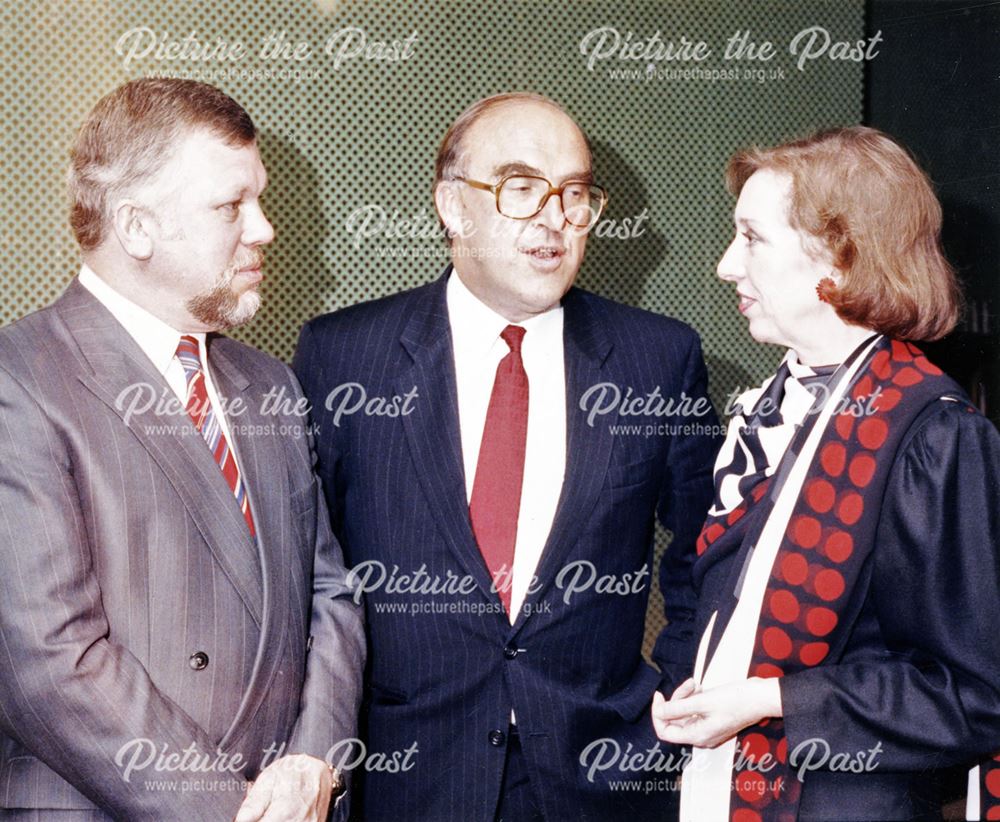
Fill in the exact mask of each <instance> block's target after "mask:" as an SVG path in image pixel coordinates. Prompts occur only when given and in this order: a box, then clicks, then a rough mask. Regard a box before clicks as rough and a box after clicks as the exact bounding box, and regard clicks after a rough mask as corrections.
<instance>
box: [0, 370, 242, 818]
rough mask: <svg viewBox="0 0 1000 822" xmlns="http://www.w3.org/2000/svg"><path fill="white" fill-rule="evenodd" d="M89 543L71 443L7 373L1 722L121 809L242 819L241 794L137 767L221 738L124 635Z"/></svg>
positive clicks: (0, 508) (0, 433) (0, 573)
mask: <svg viewBox="0 0 1000 822" xmlns="http://www.w3.org/2000/svg"><path fill="white" fill-rule="evenodd" d="M89 539H90V538H89V536H88V533H87V526H86V523H85V521H84V517H83V513H82V510H81V506H80V502H79V497H78V494H77V491H76V487H75V480H74V466H73V462H72V455H71V453H70V450H69V448H68V446H67V444H66V443H65V441H64V439H63V437H62V435H61V433H60V432H59V430H58V429H57V427H56V426H55V425H54V424H53V423H52V421H51V420H50V419H49V417H48V416H47V414H46V412H45V409H44V408H42V407H41V406H40V405H39V403H38V402H37V401H36V400H35V399H34V398H33V397H32V396H31V395H30V394H29V392H28V391H27V390H25V388H24V387H23V386H22V385H21V384H19V383H18V381H17V380H15V379H14V378H13V377H12V376H11V375H10V374H9V373H8V372H7V371H6V370H4V369H3V368H0V728H2V730H3V733H5V734H7V735H8V736H10V737H11V738H13V739H14V740H16V741H17V742H18V743H20V744H21V745H22V746H23V747H24V748H26V749H27V750H29V751H30V752H31V753H32V754H34V755H35V756H36V757H37V758H38V759H40V760H41V761H42V762H44V763H45V764H46V765H48V766H49V767H50V768H51V769H52V770H54V771H55V772H56V773H57V774H59V775H60V776H61V777H62V778H63V779H65V780H66V781H67V782H69V783H70V784H71V785H72V786H73V787H75V788H76V789H77V790H78V791H80V792H81V793H82V794H83V795H85V796H86V797H88V798H89V799H90V800H91V801H92V802H94V803H95V804H96V805H98V806H99V807H101V808H103V809H104V810H105V811H107V812H108V813H110V814H112V815H113V816H115V817H116V818H120V819H130V820H132V819H137V820H138V819H164V818H168V817H169V818H177V819H181V818H183V819H191V820H206V822H213V821H214V820H220V819H231V818H232V817H233V816H235V814H236V811H237V809H238V808H239V805H240V802H241V800H242V795H241V794H240V793H239V792H232V791H230V792H225V791H222V792H220V791H215V790H211V789H204V790H203V789H201V788H200V787H198V785H197V784H196V782H198V780H192V779H191V776H192V774H191V772H190V770H189V771H187V772H186V773H185V772H184V771H183V770H179V769H163V768H147V769H144V770H130V768H129V767H128V766H129V764H130V763H132V762H134V761H135V759H134V757H136V756H138V757H140V759H145V757H146V755H147V754H148V753H149V751H151V750H153V749H155V751H156V752H160V751H161V750H162V748H163V746H167V750H169V751H171V752H174V753H175V754H176V753H178V752H181V751H184V750H186V749H189V748H192V746H193V749H194V750H195V751H197V752H199V753H201V754H204V755H208V756H210V757H213V756H215V754H216V746H215V744H214V742H213V741H212V740H211V739H210V738H209V737H208V735H207V734H206V733H205V731H204V730H203V729H202V728H201V727H200V726H199V725H198V724H197V723H195V721H194V720H193V719H192V718H191V717H190V716H188V714H187V713H185V712H184V711H183V710H182V709H181V708H179V707H178V706H177V705H176V704H175V703H174V702H173V701H171V700H170V699H169V698H167V697H166V696H164V695H163V694H161V693H160V692H159V691H158V690H157V688H156V686H155V685H154V684H153V682H152V681H151V680H150V678H149V675H148V674H147V672H146V670H145V668H144V667H143V666H142V664H141V663H140V662H139V660H138V659H136V658H135V657H134V656H133V655H132V654H131V653H130V652H129V651H128V650H127V649H126V648H124V647H122V646H120V645H118V644H116V643H115V641H114V638H113V637H112V636H111V635H110V630H109V626H108V620H107V617H106V614H105V612H104V609H103V605H102V602H101V590H100V586H99V583H98V580H97V576H96V574H95V572H94V560H93V557H92V550H91V545H90V541H89ZM151 773H152V774H154V775H153V776H150V774H151ZM147 779H152V780H155V781H156V783H157V784H156V785H150V784H148V783H147ZM210 781H211V780H201V782H203V783H204V782H210Z"/></svg>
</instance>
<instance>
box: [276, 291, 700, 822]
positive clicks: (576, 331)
mask: <svg viewBox="0 0 1000 822" xmlns="http://www.w3.org/2000/svg"><path fill="white" fill-rule="evenodd" d="M446 277H447V272H446V274H445V277H443V278H441V279H440V280H438V281H437V282H435V283H432V284H429V285H427V286H423V287H421V288H418V289H416V290H413V291H410V292H405V293H402V294H398V295H395V296H393V297H389V298H386V299H383V300H379V301H376V302H372V303H367V304H363V305H359V306H354V307H351V308H348V309H344V310H342V311H339V312H336V313H335V314H331V315H327V316H325V317H321V318H319V319H316V320H314V321H313V322H311V323H309V324H308V325H306V327H305V328H304V329H303V332H302V336H301V339H300V344H299V349H298V352H297V354H296V358H295V369H296V372H297V374H298V376H299V379H300V381H301V382H302V384H303V388H304V390H305V392H306V395H307V396H308V397H309V399H310V402H311V405H312V407H313V411H314V415H315V422H316V424H317V426H318V433H317V455H318V459H319V468H320V476H321V477H322V479H323V483H324V490H325V493H326V496H327V500H328V503H329V505H330V508H331V510H332V511H333V512H334V523H335V532H336V533H337V535H338V537H339V538H340V540H341V544H342V545H343V546H344V551H345V556H346V557H347V560H348V564H349V565H352V566H354V567H355V570H356V571H357V572H359V573H360V571H361V569H363V568H365V567H366V566H365V565H363V563H371V562H373V561H374V562H379V563H382V565H383V566H384V567H385V568H386V571H387V574H390V575H391V574H395V575H396V578H397V580H399V579H400V578H401V577H402V575H411V577H410V578H411V579H412V578H413V576H412V575H415V574H423V575H425V576H424V577H423V578H425V579H426V578H429V579H432V580H434V579H437V580H447V579H464V578H466V577H467V578H468V579H469V580H471V582H472V586H471V588H470V589H468V592H467V593H461V592H455V591H450V592H445V593H436V594H426V593H425V594H422V593H419V592H412V590H411V592H410V593H407V592H406V590H407V588H408V587H409V588H410V589H412V586H407V585H406V584H404V583H399V584H397V585H396V586H395V587H392V588H391V587H390V585H389V584H388V580H386V581H384V582H383V583H382V584H381V585H378V586H377V587H376V586H373V585H372V584H371V583H369V586H368V593H367V594H366V613H367V620H368V633H369V643H370V666H369V677H368V680H367V683H366V684H367V690H366V694H367V699H366V709H365V711H364V713H363V722H364V728H365V734H366V736H365V739H366V742H367V745H368V751H369V754H371V753H372V752H376V753H385V754H389V753H391V752H394V751H402V750H405V749H407V748H408V747H410V746H412V745H413V744H414V743H416V744H417V748H418V751H419V753H417V754H416V756H415V757H413V761H412V767H411V768H410V769H409V770H407V771H405V772H402V773H386V772H382V771H377V770H374V769H373V770H370V771H369V772H367V773H366V774H365V779H364V790H363V792H362V793H363V813H362V817H363V818H364V819H365V820H376V822H377V820H398V819H413V820H425V819H426V820H456V822H457V820H463V822H464V821H465V820H489V819H491V818H492V815H493V812H494V809H495V808H496V804H497V800H498V791H499V785H500V778H501V771H502V766H503V761H504V748H503V747H502V746H496V745H494V744H491V741H490V733H491V731H494V730H505V729H506V728H507V723H508V719H509V716H510V711H511V709H512V708H513V709H514V711H515V712H516V715H517V719H518V727H519V729H520V734H521V741H522V744H523V748H524V754H525V758H526V761H527V763H528V765H529V768H530V775H531V778H532V780H534V781H535V784H536V789H537V793H538V794H539V796H540V798H541V799H542V802H543V810H544V813H545V816H546V819H550V820H561V819H567V820H569V819H572V820H579V819H594V820H608V819H616V818H629V819H635V818H636V817H640V818H663V814H664V812H665V802H666V800H665V798H664V797H663V796H662V795H657V794H655V793H654V794H652V795H651V796H649V797H643V796H642V795H641V794H640V795H637V794H634V793H632V794H626V793H621V794H614V793H612V792H610V791H609V790H608V788H607V785H606V784H602V783H601V781H600V779H598V780H597V781H596V782H595V783H590V782H589V781H588V780H587V779H586V775H585V773H584V770H583V769H582V768H581V767H580V766H579V764H578V757H579V754H580V752H581V750H582V749H583V748H584V747H585V746H586V745H587V744H589V743H590V742H591V741H593V740H595V739H598V738H601V737H605V736H610V737H614V738H615V739H617V740H619V742H620V744H622V746H623V747H624V746H625V745H627V744H628V743H629V742H632V743H633V744H634V745H635V746H636V750H645V749H646V748H648V747H649V746H650V745H653V744H655V737H653V734H652V730H651V727H650V723H649V722H648V717H647V715H646V710H647V708H648V704H649V701H650V698H651V696H652V692H653V690H654V688H655V687H656V685H657V683H658V682H659V681H660V676H659V675H658V674H657V673H656V672H655V671H654V670H653V669H652V668H650V667H649V666H647V665H645V663H644V662H643V661H642V658H641V644H642V637H643V626H644V618H645V610H646V603H647V596H648V584H647V585H645V586H642V587H641V588H640V587H637V590H635V591H634V592H632V593H627V594H624V595H616V594H609V593H598V592H597V591H596V590H595V589H593V588H591V589H590V590H588V591H585V592H581V593H578V594H577V595H575V596H573V597H572V598H571V601H570V602H569V604H567V603H566V602H564V599H563V595H564V593H565V591H564V589H563V588H560V587H559V585H558V584H557V583H556V579H557V577H558V576H559V573H560V571H561V570H562V569H563V568H565V567H566V566H567V565H569V564H570V563H573V562H577V561H583V562H589V563H592V564H593V567H594V568H595V569H596V571H597V572H598V573H599V574H601V575H615V576H617V577H618V578H623V576H624V575H625V574H633V575H634V574H636V573H637V572H639V571H640V569H641V568H643V566H645V565H648V564H649V563H651V559H652V536H653V525H654V515H655V514H656V512H657V510H658V513H659V516H660V519H661V520H662V521H663V522H664V523H665V524H666V525H667V526H668V527H669V528H671V529H672V530H673V531H674V533H675V535H676V538H675V542H674V545H673V546H672V548H671V549H670V551H668V559H667V560H666V561H665V562H664V563H663V566H664V570H663V576H662V582H663V584H664V585H665V589H666V597H667V603H668V614H669V615H670V617H671V618H672V619H673V624H672V626H671V629H670V633H669V634H667V635H665V636H664V637H661V640H660V642H659V643H658V645H657V652H656V656H657V661H658V662H659V663H660V664H661V665H663V666H665V667H667V668H670V669H671V671H673V670H674V669H675V668H676V667H678V666H680V665H683V664H687V662H688V658H689V655H690V654H691V653H692V652H691V650H690V647H689V642H690V636H689V633H690V632H689V630H688V629H689V622H688V621H689V620H690V618H691V616H692V614H693V609H694V596H693V592H692V591H691V590H690V562H691V559H692V558H693V543H694V539H695V537H696V535H697V531H698V529H699V528H700V526H701V523H702V521H703V519H704V515H705V511H706V510H707V508H708V504H709V502H710V498H711V477H710V470H711V464H712V459H713V457H714V451H715V447H716V440H715V438H714V437H713V436H710V435H709V436H690V437H669V436H660V437H641V436H614V435H612V433H611V431H610V430H609V428H608V424H609V422H610V423H617V422H619V421H625V422H629V421H630V420H628V419H623V420H620V419H619V418H618V415H617V414H613V415H611V416H610V417H602V418H601V419H600V420H599V421H598V422H596V423H595V424H594V426H590V425H588V423H587V421H586V414H584V413H583V412H582V411H581V410H580V400H581V396H582V395H583V394H584V392H585V391H586V390H587V388H588V387H590V386H592V385H595V384H599V383H602V382H609V383H615V384H616V385H620V386H623V387H624V386H631V387H632V388H633V390H634V391H635V392H636V393H637V394H640V395H641V394H644V393H646V392H648V391H652V390H653V389H654V387H656V386H659V390H660V393H661V394H662V395H663V396H664V397H679V395H680V393H681V391H682V390H683V391H685V392H686V393H687V395H688V396H692V397H700V396H703V395H704V392H705V387H706V386H705V382H706V376H705V368H704V364H703V362H702V358H701V352H700V347H699V344H698V338H697V336H696V335H695V334H694V333H693V332H692V331H691V330H690V329H689V328H687V327H686V326H684V325H682V324H681V323H678V322H676V321H673V320H669V319H667V318H664V317H661V316H656V315H653V314H651V313H648V312H645V311H640V310H638V309H633V308H628V307H626V306H622V305H618V304H615V303H611V302H609V301H607V300H603V299H601V298H598V297H596V296H594V295H591V294H587V293H585V292H582V291H579V290H573V291H571V292H570V293H569V294H568V295H567V297H566V298H565V300H564V307H565V322H566V325H565V332H564V334H565V357H566V379H567V412H568V414H569V417H568V420H567V432H568V450H567V473H566V480H565V483H564V487H563V493H562V498H561V500H560V505H559V509H558V511H557V514H556V519H555V522H554V524H553V528H552V532H551V534H550V536H549V540H548V543H547V544H546V547H545V550H544V552H543V555H542V558H541V561H540V565H539V570H538V577H539V585H538V586H537V590H536V591H535V592H534V593H532V594H529V596H528V599H527V603H528V605H529V606H531V607H532V608H534V609H535V612H534V613H532V614H531V615H530V616H526V615H525V614H524V613H522V614H521V615H520V616H519V617H518V619H517V621H516V622H515V624H514V625H513V626H511V625H510V624H509V622H508V621H507V618H506V616H504V614H503V613H502V610H501V609H500V607H499V605H500V603H499V599H498V598H497V595H496V594H495V593H492V592H491V591H490V579H489V574H488V572H487V570H486V565H485V563H484V561H483V559H482V556H481V554H480V553H479V550H478V548H477V546H476V543H475V540H474V538H473V536H472V529H471V526H470V522H469V514H468V508H467V506H466V503H465V500H466V497H465V479H464V476H463V468H462V460H461V452H460V448H461V446H460V438H459V431H458V417H457V399H456V393H455V375H454V366H453V360H452V353H451V337H450V331H449V325H448V317H447V311H446V307H445V297H444V294H445V283H446ZM345 386H347V387H349V388H350V390H351V391H353V394H352V395H351V402H350V404H349V405H347V406H345V405H344V403H343V400H344V398H345V396H347V388H345ZM362 390H363V391H364V392H365V393H364V397H365V398H366V404H365V405H362V406H358V408H357V410H356V411H354V412H353V413H346V412H344V413H339V414H338V411H340V410H342V409H343V408H345V407H347V408H353V407H354V406H355V405H356V404H357V403H356V401H357V399H358V398H359V397H361V396H362V395H361V394H360V392H361V391H362ZM407 394H411V395H412V396H413V400H412V403H411V405H410V408H409V411H408V412H407V413H403V411H404V406H403V405H401V404H399V403H397V406H398V408H399V410H400V413H398V414H396V415H389V414H381V415H380V414H378V413H368V412H369V411H371V410H372V409H377V408H379V407H392V404H393V399H392V398H393V397H395V398H397V399H398V398H402V397H404V396H406V395H407ZM379 397H382V398H386V399H385V404H384V405H380V404H379V402H377V401H374V398H379ZM328 400H329V402H328ZM373 402H374V404H373ZM714 419H715V418H714V415H711V414H710V415H709V417H708V418H704V419H703V420H702V421H703V422H709V423H711V422H714ZM660 421H661V422H663V421H665V420H663V419H661V420H660ZM368 567H370V566H368ZM647 582H648V578H647ZM400 589H402V592H401V591H400ZM401 603H405V604H406V607H408V608H409V609H410V610H408V611H406V612H403V611H401V610H400V604H401ZM435 603H438V604H443V605H444V606H445V608H444V609H442V610H439V611H437V612H435V613H423V612H420V611H419V609H420V608H421V607H423V608H427V607H429V606H430V605H433V604H435ZM491 606H492V607H493V609H492V610H490V608H491ZM414 609H416V610H414ZM508 646H509V647H511V648H513V649H519V650H518V653H517V654H516V655H514V656H513V658H510V655H509V654H508V655H505V654H504V649H505V647H508ZM616 776H626V777H627V776H628V775H627V774H624V775H623V774H615V775H613V776H612V778H615V777H616Z"/></svg>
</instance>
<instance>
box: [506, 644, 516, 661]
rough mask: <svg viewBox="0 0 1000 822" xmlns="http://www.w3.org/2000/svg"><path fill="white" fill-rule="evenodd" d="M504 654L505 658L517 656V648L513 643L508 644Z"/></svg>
mask: <svg viewBox="0 0 1000 822" xmlns="http://www.w3.org/2000/svg"><path fill="white" fill-rule="evenodd" d="M503 655H504V658H505V659H513V658H514V657H516V656H517V648H516V647H515V646H513V645H506V646H504V649H503Z"/></svg>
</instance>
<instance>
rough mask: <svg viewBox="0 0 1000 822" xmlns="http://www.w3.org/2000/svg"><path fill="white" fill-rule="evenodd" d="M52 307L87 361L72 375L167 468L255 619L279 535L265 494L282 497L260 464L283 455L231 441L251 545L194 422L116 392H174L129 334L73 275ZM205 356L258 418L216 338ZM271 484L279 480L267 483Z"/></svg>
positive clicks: (222, 388) (252, 418) (266, 442)
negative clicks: (251, 522)
mask: <svg viewBox="0 0 1000 822" xmlns="http://www.w3.org/2000/svg"><path fill="white" fill-rule="evenodd" d="M55 309H56V311H57V312H58V315H59V316H60V318H61V319H62V321H63V323H64V324H65V326H66V328H67V330H68V332H69V334H70V336H71V337H72V338H73V340H74V341H75V343H76V345H77V347H78V348H79V351H80V353H81V355H82V356H83V359H84V360H86V362H87V363H88V364H89V366H90V369H91V370H90V371H89V372H84V373H80V374H78V375H77V377H78V379H79V380H80V382H82V383H83V384H84V386H86V387H87V388H88V389H89V390H90V391H91V392H92V393H93V394H94V395H95V396H97V397H98V398H99V399H100V400H101V401H102V402H104V403H105V405H107V406H108V408H110V409H111V410H112V411H113V412H114V413H115V414H116V415H117V416H118V417H120V418H121V420H122V422H123V425H124V426H125V427H126V428H127V429H128V430H129V431H130V432H131V434H132V435H133V436H135V438H136V439H137V440H138V441H139V442H140V443H141V444H142V445H143V447H144V448H145V449H146V451H147V452H148V453H149V456H150V458H151V459H152V460H153V461H154V462H155V463H156V464H157V465H158V466H159V467H160V469H161V470H162V471H163V472H164V474H165V475H166V476H167V478H168V479H169V481H170V483H171V485H173V487H174V490H175V491H176V492H177V496H178V497H179V499H180V501H181V503H182V504H183V505H184V506H185V507H186V508H187V510H188V513H189V514H190V516H191V518H192V520H193V521H194V523H195V525H196V526H197V528H198V530H199V531H200V533H201V535H202V537H203V538H204V540H205V542H206V544H207V545H208V547H209V549H210V550H211V551H212V553H213V555H214V556H215V558H216V560H217V562H218V563H219V565H220V567H221V568H222V570H223V571H224V572H225V574H226V576H227V577H228V578H229V580H230V582H231V583H232V584H233V586H234V587H235V588H236V590H237V591H238V592H239V594H240V596H241V597H242V599H243V601H244V602H245V603H246V606H247V608H248V609H249V611H250V614H251V615H252V617H253V619H254V620H255V621H256V622H257V624H258V625H261V624H262V623H263V616H264V610H265V607H264V594H265V591H264V580H265V579H267V574H266V573H262V570H263V571H271V572H273V570H274V567H273V566H275V565H281V563H267V565H268V566H270V567H268V568H266V569H262V567H261V563H262V557H266V556H267V552H266V551H265V550H263V549H264V548H266V546H267V545H268V544H269V543H270V542H271V541H272V540H273V539H275V538H277V537H280V536H281V535H280V534H278V533H276V532H274V531H273V529H271V528H269V527H268V526H269V524H271V522H280V521H281V520H280V519H279V518H278V517H280V513H279V512H271V511H270V510H269V506H268V504H267V501H268V500H274V499H278V500H280V499H287V484H288V481H287V475H286V472H284V471H273V470H272V471H266V470H262V469H261V466H266V465H268V464H271V465H274V464H279V465H280V464H281V462H280V461H281V460H282V459H283V457H282V455H281V453H280V451H279V450H278V448H279V445H278V443H277V442H275V441H274V440H275V438H274V437H246V438H243V439H241V440H240V442H239V444H238V446H237V447H238V449H239V455H240V468H241V471H242V472H243V474H244V480H245V483H246V486H247V489H248V494H249V496H250V502H251V506H252V507H253V511H254V517H255V522H256V523H257V525H258V536H259V541H260V543H261V550H258V547H257V545H255V544H254V541H253V539H252V538H251V537H250V534H249V531H248V530H247V527H246V523H245V522H244V520H243V517H242V515H241V513H240V510H239V507H238V506H237V504H236V501H235V498H234V497H233V493H232V491H231V490H230V488H229V485H228V484H227V483H226V481H225V478H224V477H223V476H222V472H221V471H220V470H219V467H218V465H217V464H216V462H215V460H214V459H213V457H212V455H211V453H210V452H209V450H208V449H207V448H206V447H205V442H204V440H202V439H201V438H200V436H196V435H195V434H194V433H193V428H192V429H191V430H186V427H190V426H191V423H190V420H189V419H188V418H187V416H186V414H185V415H182V416H181V417H180V418H179V419H178V416H177V415H168V416H166V417H164V416H163V415H162V414H157V413H156V407H155V404H153V403H149V402H146V401H143V402H142V403H138V402H137V403H136V404H135V407H134V408H130V403H129V401H128V395H123V392H125V391H126V390H127V389H129V387H130V386H143V388H142V390H143V391H147V392H149V393H148V396H154V395H155V396H156V397H160V396H164V395H166V396H168V397H173V393H172V391H171V389H170V387H169V386H168V384H167V382H166V380H164V378H163V376H162V375H161V374H160V373H159V372H158V371H157V370H156V369H155V368H154V366H153V364H152V363H151V362H150V361H149V359H148V358H147V357H146V356H145V354H143V352H142V350H141V349H140V348H139V345H138V344H137V343H136V342H135V340H134V339H133V338H132V337H131V335H129V334H128V332H127V331H125V329H124V328H123V327H122V326H121V324H120V323H118V321H117V320H115V319H114V317H113V316H112V315H111V313H110V312H108V311H107V309H106V308H104V306H103V305H101V304H100V302H98V301H97V300H96V299H95V298H94V297H93V296H92V295H91V294H90V293H89V292H88V291H87V290H86V289H85V288H83V286H81V285H80V284H79V282H77V281H76V280H74V281H73V282H72V283H71V284H70V286H69V288H68V289H67V290H66V292H65V294H63V296H62V297H60V298H59V300H58V301H57V302H56V304H55ZM220 341H221V340H216V343H218V342H220ZM211 360H212V372H213V377H214V378H215V381H216V384H217V387H218V390H219V392H220V393H221V394H222V395H223V396H226V397H229V398H232V397H235V396H240V397H242V398H243V399H244V404H245V406H246V407H247V408H248V413H247V419H246V420H245V421H246V422H247V423H250V424H253V423H256V422H258V421H260V422H264V420H258V419H257V415H258V413H259V408H258V407H256V406H259V398H256V402H254V401H252V400H253V399H254V398H253V393H252V392H250V391H248V389H249V388H250V385H251V381H250V379H249V378H248V376H247V375H246V373H245V372H244V371H243V370H242V369H241V368H240V367H239V365H238V364H237V363H236V362H235V361H234V360H233V359H232V358H231V357H227V356H226V354H225V351H224V350H223V346H221V345H218V344H215V345H213V346H212V353H211ZM145 386H149V388H145ZM132 390H133V391H136V389H132ZM123 396H125V397H126V399H123ZM146 406H151V407H146ZM271 451H274V453H271ZM272 460H277V462H272ZM276 484H278V485H281V486H282V487H281V488H274V487H273V486H274V485H276ZM262 489H263V490H262ZM255 492H256V493H255Z"/></svg>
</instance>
